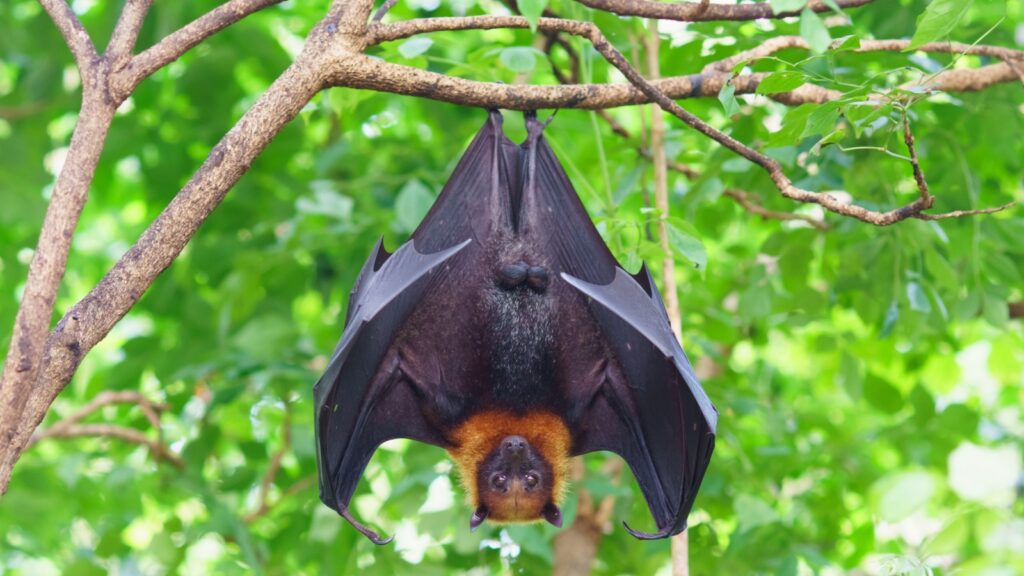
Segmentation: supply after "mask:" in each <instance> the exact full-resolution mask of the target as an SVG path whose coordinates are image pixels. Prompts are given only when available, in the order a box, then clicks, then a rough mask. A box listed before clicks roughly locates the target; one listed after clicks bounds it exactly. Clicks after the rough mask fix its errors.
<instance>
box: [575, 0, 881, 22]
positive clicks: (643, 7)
mask: <svg viewBox="0 0 1024 576" xmlns="http://www.w3.org/2000/svg"><path fill="white" fill-rule="evenodd" d="M576 1H577V2H579V3H580V4H583V5H584V6H587V7H589V8H593V9H595V10H603V11H605V12H611V13H612V14H618V15H619V16H640V17H642V18H656V19H658V20H677V21H680V22H706V21H709V20H758V19H761V18H786V17H789V16H799V15H800V10H792V11H787V12H779V13H777V14H776V13H775V12H773V11H772V7H771V5H770V4H769V3H767V2H761V3H758V4H712V3H710V2H707V1H702V2H700V3H696V2H667V3H663V2H655V1H653V0H576ZM872 1H873V0H836V2H835V4H836V5H837V6H839V7H840V8H856V7H857V6H863V5H865V4H870V3H871V2H872ZM807 7H808V8H810V9H811V10H813V11H815V12H826V11H829V10H831V8H830V7H829V6H828V4H827V3H826V2H823V1H821V0H811V2H810V3H808V5H807Z"/></svg>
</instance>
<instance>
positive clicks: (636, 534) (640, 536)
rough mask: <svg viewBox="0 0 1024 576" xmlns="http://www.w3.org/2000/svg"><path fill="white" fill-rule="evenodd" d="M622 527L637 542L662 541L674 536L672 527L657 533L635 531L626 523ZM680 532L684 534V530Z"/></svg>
mask: <svg viewBox="0 0 1024 576" xmlns="http://www.w3.org/2000/svg"><path fill="white" fill-rule="evenodd" d="M622 525H623V526H624V527H625V528H626V532H629V534H630V536H632V537H633V538H636V539H637V540H661V539H662V538H668V537H669V536H671V535H672V527H671V526H669V527H668V528H665V529H662V530H658V531H657V532H653V533H650V532H641V531H639V530H633V529H632V528H630V527H629V524H626V522H625V521H623V522H622ZM680 532H682V530H680Z"/></svg>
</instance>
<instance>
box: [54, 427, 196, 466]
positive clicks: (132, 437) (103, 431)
mask: <svg viewBox="0 0 1024 576" xmlns="http://www.w3.org/2000/svg"><path fill="white" fill-rule="evenodd" d="M86 436H92V437H97V438H103V437H107V438H117V439H118V440H123V441H125V442H129V443H131V444H139V445H141V446H145V447H147V448H149V452H150V454H152V455H153V457H154V458H156V459H157V460H163V461H165V462H168V463H170V464H171V465H172V466H174V467H175V468H177V469H179V470H184V469H185V461H184V460H182V459H181V457H180V456H178V455H177V454H175V453H174V452H172V451H171V450H170V449H169V448H168V447H167V446H166V445H165V444H163V443H162V442H159V441H157V440H153V439H152V438H149V437H147V436H146V435H145V434H143V433H142V432H139V431H138V430H135V429H133V428H126V427H124V426H117V425H115V424H72V425H70V426H66V427H62V428H60V429H57V430H53V429H50V430H44V431H43V432H41V433H40V434H39V436H38V440H42V439H44V438H81V437H86ZM38 440H37V441H38Z"/></svg>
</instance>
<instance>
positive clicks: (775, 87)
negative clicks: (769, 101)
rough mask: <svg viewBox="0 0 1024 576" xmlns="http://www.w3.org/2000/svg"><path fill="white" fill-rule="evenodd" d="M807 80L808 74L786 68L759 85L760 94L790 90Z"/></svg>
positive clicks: (758, 91)
mask: <svg viewBox="0 0 1024 576" xmlns="http://www.w3.org/2000/svg"><path fill="white" fill-rule="evenodd" d="M805 81H806V76H805V75H804V74H803V73H801V72H796V71H790V70H786V71H783V72H776V73H774V74H772V75H770V76H768V77H767V78H765V79H764V80H762V81H761V83H760V84H758V85H757V93H758V94H778V93H779V92H789V91H790V90H794V89H796V88H799V87H800V86H801V85H802V84H803V83H804V82H805Z"/></svg>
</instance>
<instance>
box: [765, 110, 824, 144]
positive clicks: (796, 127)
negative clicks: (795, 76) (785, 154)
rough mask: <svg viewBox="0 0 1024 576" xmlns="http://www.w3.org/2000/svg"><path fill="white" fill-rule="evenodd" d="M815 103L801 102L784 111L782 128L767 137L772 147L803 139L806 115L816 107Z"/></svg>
mask: <svg viewBox="0 0 1024 576" xmlns="http://www.w3.org/2000/svg"><path fill="white" fill-rule="evenodd" d="M817 107H818V106H817V104H801V105H800V106H798V107H796V108H793V109H790V110H789V111H787V112H786V116H785V118H783V119H782V128H781V129H779V131H778V132H775V133H774V134H772V135H771V138H769V140H768V143H769V144H770V145H771V146H773V147H778V146H793V145H794V144H798V143H799V142H800V140H801V139H803V136H802V134H803V132H804V128H805V127H806V126H807V120H808V117H810V115H811V113H812V112H814V110H815V109H816V108H817Z"/></svg>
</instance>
